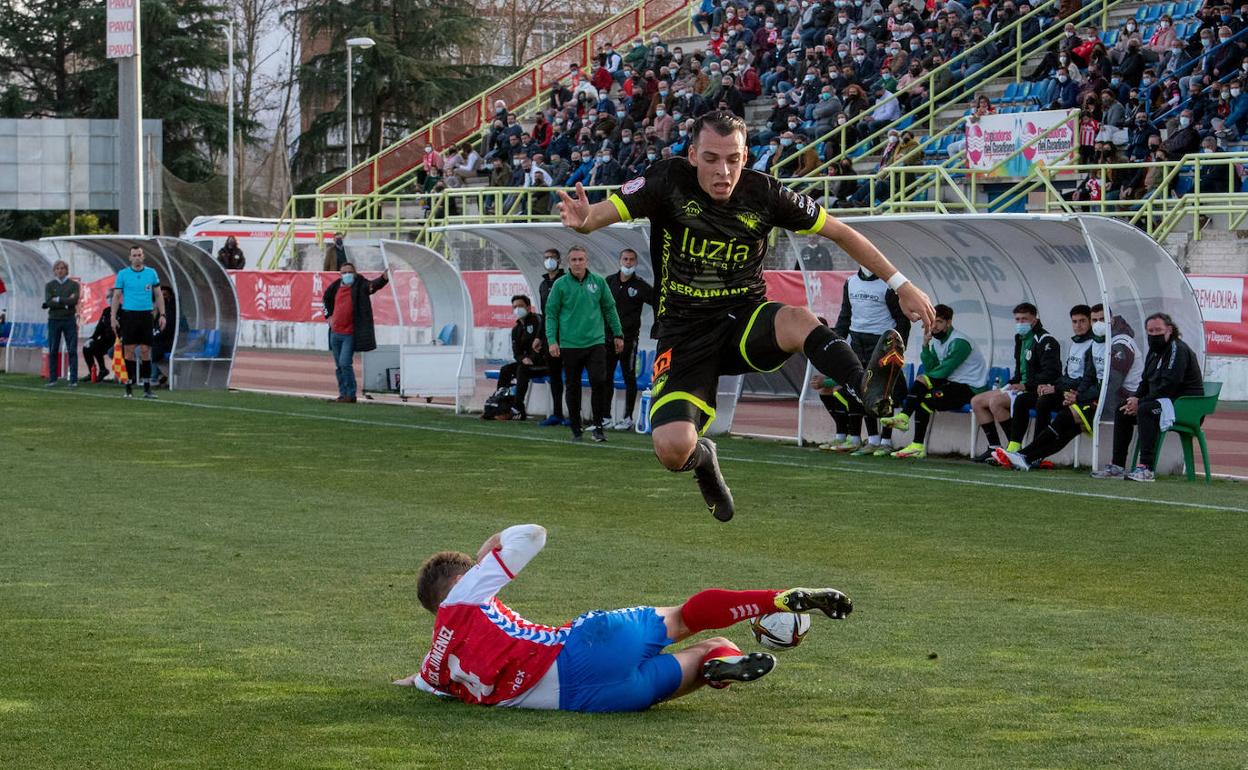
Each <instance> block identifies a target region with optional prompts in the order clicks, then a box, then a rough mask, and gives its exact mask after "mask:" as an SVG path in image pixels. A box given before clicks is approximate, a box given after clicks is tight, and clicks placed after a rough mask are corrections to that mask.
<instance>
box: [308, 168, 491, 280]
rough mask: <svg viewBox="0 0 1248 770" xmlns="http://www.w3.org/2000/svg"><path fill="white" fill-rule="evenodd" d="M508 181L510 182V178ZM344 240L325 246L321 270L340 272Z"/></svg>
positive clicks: (344, 256) (338, 238)
mask: <svg viewBox="0 0 1248 770" xmlns="http://www.w3.org/2000/svg"><path fill="white" fill-rule="evenodd" d="M508 179H509V180H510V176H509V177H508ZM342 238H343V234H342V233H334V239H333V240H332V241H330V242H329V244H328V245H326V246H325V259H324V261H323V262H322V263H321V270H323V271H325V272H326V273H336V272H338V271H339V270H341V269H342V266H343V264H345V263H346V261H347V247H346V246H345V245H344V244H343V242H342Z"/></svg>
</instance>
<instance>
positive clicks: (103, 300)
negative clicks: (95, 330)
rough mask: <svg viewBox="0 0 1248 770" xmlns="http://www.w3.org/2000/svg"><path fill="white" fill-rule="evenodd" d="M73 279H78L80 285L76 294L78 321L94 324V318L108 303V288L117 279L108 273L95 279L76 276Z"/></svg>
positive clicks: (97, 316)
mask: <svg viewBox="0 0 1248 770" xmlns="http://www.w3.org/2000/svg"><path fill="white" fill-rule="evenodd" d="M74 280H76V281H78V283H79V285H81V287H82V290H81V291H80V292H79V294H78V322H79V323H80V324H85V325H90V326H94V324H95V322H96V319H98V318H99V317H100V313H103V312H104V308H105V307H106V306H107V305H108V290H109V289H111V288H113V284H114V283H115V282H116V280H117V279H116V278H115V277H114V276H111V275H108V276H105V277H103V278H100V279H98V280H95V281H83V280H80V279H78V278H75V279H74Z"/></svg>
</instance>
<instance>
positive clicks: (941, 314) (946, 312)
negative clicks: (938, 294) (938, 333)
mask: <svg viewBox="0 0 1248 770" xmlns="http://www.w3.org/2000/svg"><path fill="white" fill-rule="evenodd" d="M935 310H936V317H937V318H939V319H940V320H942V321H952V320H953V308H951V307H949V306H948V305H937V306H936V308H935Z"/></svg>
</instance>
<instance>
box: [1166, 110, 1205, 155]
mask: <svg viewBox="0 0 1248 770" xmlns="http://www.w3.org/2000/svg"><path fill="white" fill-rule="evenodd" d="M1199 148H1200V131H1199V130H1198V129H1197V126H1196V122H1195V121H1194V120H1193V119H1192V111H1191V110H1183V111H1182V112H1180V113H1179V120H1178V125H1177V127H1176V128H1175V129H1174V130H1172V131H1171V132H1170V136H1168V137H1167V138H1166V141H1164V142H1162V144H1161V149H1162V150H1163V151H1164V152H1165V153H1166V157H1167V158H1168V159H1169V160H1179V159H1180V158H1182V157H1183V156H1184V155H1187V154H1189V153H1193V152H1196V151H1197V149H1199Z"/></svg>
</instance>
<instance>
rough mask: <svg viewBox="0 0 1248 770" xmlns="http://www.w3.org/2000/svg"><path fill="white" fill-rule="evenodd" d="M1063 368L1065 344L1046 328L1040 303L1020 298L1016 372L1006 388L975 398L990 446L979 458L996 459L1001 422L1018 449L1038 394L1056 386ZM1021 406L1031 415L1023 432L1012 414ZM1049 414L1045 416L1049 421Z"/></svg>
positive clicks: (1013, 447)
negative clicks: (1041, 320)
mask: <svg viewBox="0 0 1248 770" xmlns="http://www.w3.org/2000/svg"><path fill="white" fill-rule="evenodd" d="M1061 372H1062V346H1061V344H1060V343H1059V342H1058V341H1057V338H1056V337H1054V336H1053V335H1052V334H1049V333H1048V332H1047V331H1045V329H1044V326H1042V325H1041V324H1040V318H1039V315H1038V311H1037V310H1036V306H1035V305H1033V304H1031V303H1030V302H1020V303H1019V304H1018V305H1016V306H1015V307H1014V376H1013V377H1011V378H1010V381H1009V383H1008V384H1006V386H1005V388H1003V389H1001V390H987V391H984V392H983V393H979V394H977V395H976V396H975V397H974V398H972V399H971V408H972V409H974V410H975V417H976V419H978V420H979V425H980V427H981V428H983V431H984V435H985V436H987V437H988V449H986V450H985V451H984V452H983V453H981V454H980V455H978V456H977V457H976V458H975V462H979V463H984V462H994V463H995V462H996V459H995V456H994V454H993V450H995V449H997V448H998V447H1000V446H1001V437H1000V434H998V433H997V423H1001V427H1002V429H1004V430H1005V433H1006V438H1007V439H1008V440H1009V445H1008V446H1006V449H1007V450H1008V451H1010V452H1017V451H1018V449H1019V447H1021V446H1022V441H1023V438H1025V437H1026V434H1027V425H1028V423H1029V422H1030V421H1031V418H1030V415H1029V414H1028V413H1029V411H1030V410H1031V408H1032V407H1033V406H1035V403H1036V399H1037V397H1038V396H1042V395H1045V394H1046V393H1051V392H1054V391H1055V390H1056V388H1055V387H1054V383H1056V382H1057V378H1058V376H1060V375H1061ZM1019 409H1021V410H1022V412H1023V415H1024V416H1025V417H1026V418H1027V419H1026V420H1024V421H1023V422H1022V425H1021V428H1022V430H1021V432H1019V427H1020V426H1019V425H1018V424H1016V423H1015V422H1014V421H1013V419H1012V416H1013V414H1014V413H1015V411H1016V410H1019ZM1047 419H1048V416H1047V415H1046V416H1045V420H1046V424H1047Z"/></svg>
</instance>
